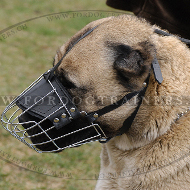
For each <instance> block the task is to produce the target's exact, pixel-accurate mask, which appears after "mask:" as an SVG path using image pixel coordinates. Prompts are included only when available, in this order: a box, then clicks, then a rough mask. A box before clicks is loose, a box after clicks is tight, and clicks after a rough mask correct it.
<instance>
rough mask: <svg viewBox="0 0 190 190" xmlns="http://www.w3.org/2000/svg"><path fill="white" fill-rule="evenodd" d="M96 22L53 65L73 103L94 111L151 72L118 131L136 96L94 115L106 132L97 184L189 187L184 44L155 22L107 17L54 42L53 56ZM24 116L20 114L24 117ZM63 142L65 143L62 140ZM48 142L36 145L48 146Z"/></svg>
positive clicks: (188, 54)
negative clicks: (157, 70) (158, 76)
mask: <svg viewBox="0 0 190 190" xmlns="http://www.w3.org/2000/svg"><path fill="white" fill-rule="evenodd" d="M95 26H98V27H97V28H95V29H94V30H93V31H92V32H91V33H90V34H89V35H87V36H86V37H85V38H84V39H82V40H81V41H79V42H78V43H77V44H76V45H75V46H74V47H73V48H72V50H71V51H70V52H69V53H68V54H67V55H66V56H65V58H64V59H63V60H62V63H61V65H60V66H59V67H58V69H57V71H56V75H57V76H58V77H59V79H60V81H61V82H62V83H63V84H64V86H65V87H66V88H67V90H68V91H69V93H70V95H71V96H72V97H75V96H79V95H80V98H81V101H80V104H78V106H77V107H78V109H79V110H84V111H86V112H93V111H96V110H98V109H101V108H102V107H105V106H107V105H109V104H110V102H112V103H113V102H114V101H117V100H118V99H119V98H121V97H123V96H125V95H126V94H128V93H131V92H134V91H139V90H141V89H142V88H143V85H144V81H145V80H146V79H147V78H148V76H149V75H150V78H149V83H148V86H147V89H146V92H145V96H144V100H143V102H142V104H141V106H140V109H139V110H138V113H137V115H136V117H135V118H134V121H133V123H132V125H131V126H129V127H128V129H127V130H126V131H125V133H124V134H123V135H121V136H117V137H116V135H117V134H118V132H119V131H120V129H121V127H122V126H123V124H124V123H125V121H126V119H127V118H129V117H130V115H131V114H132V113H133V112H134V110H135V108H136V107H137V105H138V103H139V99H138V98H137V96H135V97H133V98H132V99H131V100H130V102H127V103H124V104H123V105H121V106H120V107H118V108H117V109H115V110H113V111H111V112H108V113H106V114H104V115H102V116H101V117H99V118H98V119H97V122H98V123H99V124H100V126H101V127H102V130H103V131H104V133H105V134H106V136H107V137H110V138H111V140H110V141H109V142H107V143H105V144H103V145H102V153H101V170H100V175H99V180H98V183H97V186H96V189H97V190H105V189H109V190H111V189H113V190H116V189H130V190H134V189H142V190H145V189H150V190H152V189H164V190H166V189H170V190H171V189H172V190H174V189H176V190H178V189H190V175H189V174H190V172H189V168H190V165H189V157H188V153H189V148H190V146H189V144H190V113H189V107H188V103H189V101H188V95H189V94H190V88H189V84H190V51H189V49H188V48H187V46H186V45H185V44H183V43H182V42H181V41H180V40H179V39H178V38H177V37H173V36H167V37H166V36H162V35H159V34H156V33H155V32H154V30H155V28H156V27H155V26H151V25H149V24H148V23H147V22H146V21H144V20H140V19H137V18H136V17H133V16H120V17H110V18H105V19H101V20H97V21H95V22H92V23H90V24H88V25H87V26H86V27H85V28H84V29H82V30H81V31H79V32H78V33H77V34H76V35H75V36H74V37H73V38H71V40H69V41H68V42H67V43H66V44H65V45H63V46H62V47H61V48H60V50H59V51H58V53H57V54H56V56H55V62H54V64H56V63H57V62H58V61H59V60H60V59H61V57H62V56H63V55H64V54H65V52H66V51H67V50H68V49H69V48H70V47H71V46H72V44H75V42H77V40H78V39H79V38H80V36H81V35H82V34H84V33H85V32H87V31H89V30H90V29H91V28H93V27H95ZM155 57H157V59H158V61H159V64H160V67H161V71H162V76H163V79H164V80H163V82H162V84H158V82H157V81H156V80H155V77H154V75H153V71H152V69H151V67H152V61H153V59H154V58H155ZM90 99H91V100H93V101H91V102H89V100H90ZM135 101H136V102H135ZM134 102H135V103H134ZM182 113H185V114H182ZM27 117H29V116H27V115H26V114H25V118H24V116H23V118H24V119H23V120H24V121H27ZM75 124H77V125H80V123H75ZM69 125H70V124H69ZM69 125H68V128H72V127H73V128H74V127H75V126H74V124H72V125H71V127H70V126H69ZM126 125H127V124H126ZM30 133H33V132H32V130H31V132H30ZM49 133H51V131H50V132H49ZM37 138H39V137H38V136H37V137H36V139H35V141H36V142H38V141H39V140H38V139H37ZM67 140H68V141H69V140H70V139H69V138H68V139H67ZM70 141H72V140H70ZM62 143H63V144H64V143H65V145H67V143H66V142H62V141H61V140H60V142H59V144H62ZM46 145H47V146H46ZM46 145H42V146H41V147H39V148H40V149H42V150H43V149H47V150H48V149H49V147H48V144H46ZM53 146H54V145H53Z"/></svg>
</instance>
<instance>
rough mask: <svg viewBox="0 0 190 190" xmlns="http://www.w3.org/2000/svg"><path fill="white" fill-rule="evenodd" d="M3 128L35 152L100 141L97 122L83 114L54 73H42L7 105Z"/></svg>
mask: <svg viewBox="0 0 190 190" xmlns="http://www.w3.org/2000/svg"><path fill="white" fill-rule="evenodd" d="M1 122H2V124H3V127H4V128H5V129H6V130H7V131H9V132H10V133H11V134H12V135H13V136H14V137H16V138H17V139H19V140H20V141H22V142H23V143H25V144H26V145H28V146H29V147H31V148H33V149H34V150H36V151H37V152H56V151H61V150H63V149H65V148H71V147H75V146H80V145H82V144H85V143H88V142H92V141H96V140H100V139H101V138H102V136H103V133H102V130H101V128H100V127H99V125H98V124H93V123H90V122H89V121H88V119H87V118H85V117H82V116H81V114H80V112H79V110H78V109H77V107H76V106H75V104H74V103H73V102H72V98H71V96H70V94H69V93H68V92H67V90H66V89H65V88H64V86H63V85H62V84H61V83H60V81H59V80H58V78H57V77H56V76H53V77H52V78H51V80H46V79H45V78H44V77H43V75H42V76H41V77H39V78H38V79H37V80H36V81H35V82H34V83H32V84H31V85H30V86H29V87H28V88H27V89H26V90H25V91H24V92H23V93H22V94H21V95H19V96H18V97H17V98H16V99H15V100H13V102H12V103H11V104H10V105H8V106H7V107H6V109H5V110H4V112H3V114H2V118H1Z"/></svg>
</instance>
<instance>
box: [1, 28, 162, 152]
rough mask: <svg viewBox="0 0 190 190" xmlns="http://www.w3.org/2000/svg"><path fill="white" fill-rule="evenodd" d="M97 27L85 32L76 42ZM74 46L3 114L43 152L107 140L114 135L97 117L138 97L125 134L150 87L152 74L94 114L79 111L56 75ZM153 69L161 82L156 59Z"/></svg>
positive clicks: (21, 136)
mask: <svg viewBox="0 0 190 190" xmlns="http://www.w3.org/2000/svg"><path fill="white" fill-rule="evenodd" d="M96 27H97V26H96ZM96 27H94V28H92V29H91V30H90V31H88V32H87V33H85V34H84V35H83V36H82V37H81V38H80V39H79V40H78V41H77V42H76V43H78V42H79V41H80V40H81V39H83V38H84V37H86V36H87V35H89V34H90V33H91V32H92V31H93V30H94V29H95V28H96ZM76 43H75V44H76ZM75 44H73V46H74V45H75ZM73 46H72V47H73ZM72 47H71V48H70V49H69V50H68V51H67V52H66V53H65V54H64V55H63V57H62V58H61V60H60V61H59V62H58V63H57V64H56V65H55V66H54V67H53V68H52V69H50V70H49V71H48V72H46V73H44V74H43V75H41V76H40V77H39V78H38V79H37V80H36V81H35V82H33V83H32V84H31V85H30V86H29V87H28V88H27V89H26V90H25V91H23V92H22V93H21V94H20V95H19V96H18V97H17V98H16V99H15V100H13V101H12V102H11V103H10V104H9V105H8V106H7V107H6V108H5V110H4V112H3V113H2V117H1V122H2V125H3V127H4V128H5V129H6V130H7V131H8V132H9V133H10V134H12V135H13V136H14V137H16V138H17V139H18V140H20V141H21V142H23V143H24V144H26V145H28V146H29V147H30V148H32V149H34V150H36V151H37V152H39V153H41V152H58V151H62V150H64V149H66V148H71V147H77V146H80V145H82V144H86V143H89V142H92V141H99V142H101V143H105V142H107V141H108V140H110V139H111V138H112V137H109V136H106V135H107V134H105V132H104V130H103V129H102V128H101V126H100V125H99V124H98V123H97V122H96V119H97V118H98V117H100V116H102V115H104V114H106V113H108V112H110V111H112V110H115V109H116V108H118V107H120V106H121V105H123V104H124V103H126V102H127V101H129V100H130V99H131V98H133V97H134V96H138V98H139V103H138V106H137V107H136V109H135V111H134V112H133V113H132V114H131V116H130V117H129V118H127V119H126V121H125V122H124V124H123V126H122V127H121V128H120V130H119V132H118V134H117V135H121V134H123V133H124V132H126V130H127V128H129V127H130V126H131V124H132V122H133V120H134V118H135V116H136V114H137V112H138V109H139V107H140V105H141V102H142V97H143V96H144V94H145V92H146V88H147V86H148V81H149V77H148V78H147V79H146V81H145V82H146V83H147V85H146V86H144V87H142V89H141V90H140V91H135V92H131V93H128V94H126V96H124V97H123V98H122V99H121V100H119V101H118V102H116V103H114V104H111V105H108V106H106V107H104V108H102V109H99V110H96V111H94V112H90V113H86V112H85V111H82V110H80V111H79V110H78V108H77V106H76V105H75V103H74V102H73V101H72V97H71V96H70V94H69V92H68V91H67V89H66V88H65V87H64V86H63V85H62V83H61V82H60V81H59V79H58V78H57V76H55V74H54V73H55V70H56V69H57V68H58V66H59V65H60V64H61V62H62V60H63V59H64V57H65V56H66V55H67V53H68V52H69V51H70V50H71V49H72ZM152 69H153V71H154V75H155V79H156V80H157V81H158V82H159V83H161V82H162V80H163V79H162V75H161V71H160V67H159V64H158V62H157V59H156V58H155V59H154V60H153V62H152ZM126 126H127V127H126ZM117 135H116V136H117Z"/></svg>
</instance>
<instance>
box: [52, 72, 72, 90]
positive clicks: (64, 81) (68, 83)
mask: <svg viewBox="0 0 190 190" xmlns="http://www.w3.org/2000/svg"><path fill="white" fill-rule="evenodd" d="M55 74H56V76H57V78H58V79H59V80H60V82H61V83H62V84H63V86H64V87H65V88H67V89H71V88H76V85H75V84H74V83H73V82H71V81H70V80H69V79H68V78H67V77H66V76H65V75H64V74H63V73H60V72H55Z"/></svg>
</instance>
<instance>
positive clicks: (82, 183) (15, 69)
mask: <svg viewBox="0 0 190 190" xmlns="http://www.w3.org/2000/svg"><path fill="white" fill-rule="evenodd" d="M0 7H1V11H0V19H1V25H0V30H3V29H5V28H7V27H9V26H12V25H14V24H16V23H19V22H22V21H24V20H27V19H31V18H35V17H40V16H42V15H48V14H52V13H59V12H66V11H76V10H107V11H116V10H113V9H111V8H109V7H107V6H106V5H105V2H104V1H95V0H92V1H89V0H84V1H78V0H72V1H70V0H64V1H63V0H57V1H54V0H49V1H45V0H41V1H37V0H27V1H21V0H14V1H13V0H11V1H6V0H1V2H0ZM79 13H80V14H81V13H82V12H79ZM92 13H94V12H92ZM99 13H101V11H99ZM51 16H54V17H51V19H52V20H51V21H50V20H48V18H49V17H48V18H47V16H44V17H40V18H39V19H35V20H32V21H30V22H26V23H22V25H21V26H16V27H14V28H12V29H10V30H7V31H6V32H4V33H2V34H0V39H1V40H0V71H1V72H0V95H19V93H21V92H22V91H23V90H24V89H25V88H26V87H27V86H28V85H29V84H31V83H32V82H33V81H34V80H35V79H37V77H39V76H40V75H41V74H42V73H44V72H45V71H46V70H48V69H49V68H51V67H52V61H53V57H54V55H55V53H56V50H57V49H58V48H59V47H60V46H61V45H62V44H63V43H65V42H66V41H67V40H68V39H69V38H70V37H71V36H72V35H73V34H75V32H77V31H78V30H79V29H81V28H83V27H84V26H85V25H86V24H88V23H89V22H91V21H93V20H97V19H99V18H101V17H104V16H109V15H108V14H107V13H105V12H103V14H102V15H99V16H98V17H96V16H97V15H94V16H91V17H88V16H87V17H84V16H82V17H80V16H78V17H77V16H76V15H74V13H69V17H68V18H63V17H62V18H60V19H59V18H58V16H57V15H51ZM55 16H56V17H55ZM56 18H57V19H56ZM19 27H23V28H22V30H21V28H19ZM4 38H5V39H4ZM0 102H2V101H0ZM4 108H5V105H0V113H2V111H3V110H4ZM0 134H1V136H0V189H1V190H42V189H44V190H60V189H63V190H76V189H77V190H88V189H89V190H90V189H94V187H95V184H96V180H95V175H97V174H98V172H99V167H100V158H99V155H100V151H101V146H100V144H99V143H98V142H96V143H91V144H87V145H83V146H81V147H78V148H73V149H67V150H64V151H63V152H61V153H59V154H45V153H44V154H38V153H36V152H35V151H34V150H31V149H29V148H28V147H26V146H25V145H24V144H22V143H20V142H19V141H18V140H16V139H14V138H13V137H12V136H11V135H9V134H8V133H7V132H6V131H5V130H4V129H3V128H2V127H1V128H0ZM6 160H7V161H6ZM29 166H30V167H29ZM24 168H25V169H24ZM30 170H32V171H30ZM41 173H42V174H41ZM43 174H47V175H43ZM68 175H69V176H70V177H71V179H68Z"/></svg>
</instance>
